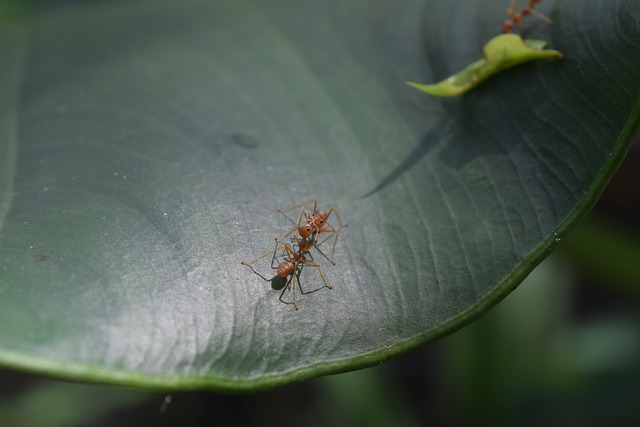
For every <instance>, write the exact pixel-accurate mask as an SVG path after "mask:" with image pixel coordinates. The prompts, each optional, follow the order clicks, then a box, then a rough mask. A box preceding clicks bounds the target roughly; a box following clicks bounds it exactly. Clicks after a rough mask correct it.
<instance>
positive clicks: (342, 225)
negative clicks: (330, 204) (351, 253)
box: [327, 208, 349, 228]
mask: <svg viewBox="0 0 640 427" xmlns="http://www.w3.org/2000/svg"><path fill="white" fill-rule="evenodd" d="M332 212H335V214H336V217H337V218H338V222H340V228H345V227H347V226H348V225H349V224H345V223H344V222H342V218H340V215H339V214H338V211H337V210H336V208H331V209H329V212H328V213H327V221H328V220H329V217H330V216H331V213H332Z"/></svg>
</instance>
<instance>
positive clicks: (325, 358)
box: [0, 0, 640, 390]
mask: <svg viewBox="0 0 640 427" xmlns="http://www.w3.org/2000/svg"><path fill="white" fill-rule="evenodd" d="M78 4H80V3H78ZM543 6H545V7H546V8H547V9H544V8H542V7H541V12H542V13H544V14H545V15H548V16H550V17H551V18H552V19H553V20H554V21H555V24H554V25H553V26H552V27H548V26H547V25H546V24H544V23H538V22H535V21H530V22H529V23H527V24H525V28H523V31H527V32H530V33H531V34H527V37H529V36H532V37H533V38H537V39H547V40H549V44H550V45H551V46H553V47H554V48H555V49H558V50H560V51H562V52H563V53H564V54H565V58H564V59H563V60H562V61H536V62H533V63H529V64H525V65H522V66H520V67H518V68H517V69H514V70H513V71H512V72H509V73H501V75H500V78H494V79H491V80H489V81H487V82H486V83H485V84H483V85H481V86H480V87H478V88H477V89H476V90H474V91H473V92H471V93H469V94H468V95H467V96H465V97H461V98H455V99H438V98H429V97H424V96H422V95H421V94H418V93H416V92H415V91H412V90H411V89H409V88H407V87H406V85H405V84H404V82H405V81H406V80H426V81H428V80H434V79H433V76H439V75H449V74H451V73H453V72H454V70H457V69H460V68H461V67H462V66H463V65H464V64H468V63H469V62H471V61H472V60H473V58H475V57H477V52H479V51H480V49H481V46H482V45H483V44H484V43H485V41H486V40H485V41H483V40H480V37H482V35H483V34H486V33H487V29H489V30H491V28H493V27H495V28H496V33H497V32H498V31H499V23H500V22H501V21H502V19H503V16H504V8H505V2H504V1H502V0H495V1H490V2H489V1H488V2H482V4H479V3H478V4H475V3H470V2H467V1H463V0H458V1H451V0H448V1H432V2H424V1H418V0H414V1H406V2H400V3H399V2H391V1H383V0H354V1H349V2H344V1H338V0H331V1H323V2H317V1H311V0H301V1H286V0H273V1H269V2H264V1H258V0H253V1H243V2H238V1H231V0H219V1H204V0H202V1H199V0H189V1H169V0H164V1H146V0H139V1H129V2H119V1H114V2H107V1H101V2H88V3H82V4H80V5H79V6H66V7H60V8H51V9H48V10H46V11H42V12H41V13H40V14H37V15H34V16H33V17H32V18H31V19H30V20H27V21H26V22H25V23H23V24H20V26H18V27H16V28H12V27H9V26H3V27H2V29H0V47H1V49H0V51H2V52H3V61H1V62H0V77H2V78H0V93H1V94H2V96H1V97H0V153H1V156H0V165H1V169H0V213H1V216H0V227H1V228H0V363H1V364H2V365H4V366H8V367H14V368H19V369H25V370H29V371H33V372H41V373H47V374H51V375H56V376H60V377H68V378H74V379H79V380H92V381H104V382H112V383H118V384H126V385H133V386H141V387H151V388H162V389H167V388H175V389H193V388H213V389H224V390H254V389H259V388H265V387H272V386H276V385H281V384H286V383H289V382H292V381H297V380H301V379H305V378H310V377H313V376H318V375H323V374H327V373H335V372H340V371H345V370H351V369H357V368H362V367H366V366H371V365H374V364H378V363H381V362H383V361H384V360H386V359H388V358H390V357H394V356H397V355H400V354H402V353H403V352H406V351H409V350H411V349H413V348H416V347H417V346H420V345H423V344H425V343H427V342H429V341H432V340H435V339H437V338H439V337H442V336H444V335H446V334H448V333H450V332H452V331H454V330H456V329H458V328H460V327H462V326H463V325H465V324H467V323H468V322H470V321H472V320H473V319H475V318H476V317H478V316H480V315H481V314H483V313H484V312H486V311H487V310H488V309H489V308H490V307H491V306H493V305H494V304H496V303H497V302H499V301H500V300H501V299H502V298H504V297H505V296H506V295H507V294H508V293H509V292H510V291H511V290H512V289H514V288H515V287H516V286H517V285H518V283H519V282H520V281H521V280H523V278H524V277H525V276H526V275H527V274H528V272H530V271H531V270H532V269H533V268H534V266H535V265H536V264H538V263H539V262H540V261H541V260H542V259H543V258H544V257H545V256H547V255H548V254H549V253H550V252H551V251H552V250H553V248H554V246H555V244H556V241H557V239H560V238H561V237H562V236H563V235H564V234H565V233H566V232H567V231H568V229H569V228H570V227H571V226H572V225H573V224H575V223H576V222H577V221H578V220H579V219H580V218H581V217H583V216H584V215H585V214H586V212H587V211H588V210H589V208H590V207H591V206H592V205H593V204H594V203H595V200H596V199H597V198H598V196H599V194H600V193H601V191H602V190H603V188H604V186H605V185H606V183H607V181H608V180H609V178H610V177H611V175H612V174H613V172H614V171H615V169H616V168H617V166H618V165H619V163H620V162H621V160H622V158H623V156H624V154H625V152H626V150H627V148H628V146H629V142H630V139H631V137H632V136H633V135H634V133H635V132H636V131H637V129H638V122H639V107H638V105H639V103H638V99H639V97H638V95H639V88H640V73H639V71H638V70H640V50H639V49H638V45H637V43H636V42H637V40H638V36H639V31H638V25H637V22H638V21H637V17H638V16H640V13H639V12H640V5H639V4H638V2H637V1H635V0H613V1H612V0H594V1H590V2H583V1H577V0H574V1H570V0H558V1H556V2H553V1H548V2H547V1H545V2H544V4H543ZM487 38H489V37H487ZM309 199H318V200H319V201H320V207H321V208H326V209H328V208H330V207H335V208H336V209H338V211H339V212H340V215H341V217H342V219H343V220H345V221H346V222H348V223H349V227H347V228H345V229H344V230H342V231H341V233H340V237H339V241H338V246H337V249H336V258H337V261H338V262H337V265H336V266H331V265H330V264H329V263H328V262H326V260H324V259H323V257H322V256H321V255H320V254H318V253H315V255H314V259H315V260H316V261H317V262H319V263H320V264H321V267H322V270H323V273H324V275H325V277H326V279H327V281H328V282H329V283H330V284H332V285H333V289H331V290H329V289H321V290H319V291H317V292H314V293H311V294H306V295H299V299H298V303H299V305H300V310H298V311H297V312H296V311H294V310H293V309H292V307H291V306H290V305H285V304H282V303H281V302H279V301H278V295H279V291H277V290H275V289H272V287H271V284H269V283H267V282H264V281H263V280H262V279H260V277H258V276H257V275H256V274H254V273H252V272H251V270H250V269H249V268H247V267H245V266H243V265H241V264H240V261H243V260H252V259H255V258H257V257H258V256H260V255H261V254H263V253H265V252H267V251H269V250H271V249H272V248H273V245H274V240H273V239H274V237H276V236H280V237H282V235H283V234H284V233H285V232H286V230H288V229H289V228H290V223H288V222H287V221H286V220H285V219H284V217H282V216H280V215H277V213H276V210H277V209H279V208H287V207H289V206H292V205H295V204H296V203H300V202H302V201H305V200H309ZM333 224H334V225H335V223H333ZM324 248H327V246H324ZM266 262H267V263H268V260H266ZM255 268H256V269H257V270H259V271H260V272H261V273H262V274H264V275H267V274H270V272H271V270H270V269H269V266H268V265H256V266H255ZM313 270H314V269H310V268H304V269H303V272H302V275H301V283H302V285H303V286H304V287H305V288H306V289H312V288H314V287H318V285H319V283H320V279H319V278H318V276H317V272H316V271H313ZM285 296H287V294H285Z"/></svg>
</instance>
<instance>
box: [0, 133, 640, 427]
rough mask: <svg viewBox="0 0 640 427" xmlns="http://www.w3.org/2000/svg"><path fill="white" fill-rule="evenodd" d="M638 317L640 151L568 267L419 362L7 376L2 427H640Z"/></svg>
mask: <svg viewBox="0 0 640 427" xmlns="http://www.w3.org/2000/svg"><path fill="white" fill-rule="evenodd" d="M639 308H640V139H637V140H636V142H635V143H634V145H633V146H632V147H631V150H630V151H629V154H628V155H627V159H626V160H625V162H624V163H623V165H622V167H621V169H620V170H619V171H618V173H617V175H616V176H615V178H614V179H613V181H612V182H611V183H610V185H609V187H608V188H607V190H606V192H605V193H604V195H603V196H602V198H601V200H600V202H599V203H598V205H597V206H596V208H595V209H594V210H593V211H592V213H591V214H590V215H589V217H588V218H587V219H586V220H585V221H584V222H583V223H582V224H580V225H579V226H578V227H577V228H576V229H575V230H574V231H573V233H571V234H570V235H569V236H567V237H566V238H565V239H564V240H563V241H562V242H560V245H559V247H558V250H557V251H556V252H555V253H553V254H552V255H551V256H550V257H549V258H548V259H547V260H546V261H544V262H543V263H542V264H541V265H540V266H539V267H538V268H537V269H536V270H534V272H533V273H532V274H531V275H530V276H529V277H528V278H527V280H526V281H525V282H524V283H522V285H520V287H518V288H517V289H516V291H514V292H513V293H512V294H511V295H510V296H509V297H507V298H506V299H505V300H504V301H503V302H502V303H500V304H499V305H498V306H497V307H495V308H494V309H493V310H491V311H490V312H489V313H488V314H487V315H485V316H484V317H482V318H481V319H480V320H478V321H476V322H475V323H473V324H471V325H469V326H468V327H466V328H464V329H462V330H460V331H458V332H456V333H454V334H453V335H451V336H449V337H447V338H445V339H443V340H441V341H439V342H436V343H434V344H432V345H429V346H427V347H425V348H423V349H422V350H420V351H417V352H413V353H410V354H407V355H405V356H403V357H400V358H398V359H396V360H393V361H390V362H388V363H386V364H384V365H381V366H379V367H376V368H370V369H366V370H362V371H358V372H352V373H346V374H342V375H335V376H330V377H324V378H318V379H315V380H312V381H308V382H305V383H301V384H297V385H293V386H288V387H284V388H281V389H276V390H271V391H266V392H262V393H256V394H251V395H221V394H215V393H206V392H198V393H180V394H171V395H168V394H167V393H157V392H153V393H152V392H145V391H138V390H131V389H125V388H117V387H110V386H101V385H86V384H75V383H69V382H63V381H57V380H52V379H45V378H41V377H36V376H31V375H29V374H26V373H17V372H11V371H3V370H0V426H15V427H21V426H28V427H31V426H49V427H62V426H65V427H76V426H77V427H80V426H113V425H118V426H121V427H124V426H138V425H158V426H201V425H202V426H205V425H229V424H234V425H244V426H253V425H255V426H258V425H260V426H266V425H276V424H277V425H278V426H300V425H304V426H327V425H331V426H360V425H362V426H390V425H393V426H458V425H474V426H477V425H491V426H514V425H517V426H540V425H545V426H561V425H562V426H566V425H572V426H573V425H580V426H583V427H584V426H602V425H611V426H638V425H640V310H639ZM274 327H275V326H274Z"/></svg>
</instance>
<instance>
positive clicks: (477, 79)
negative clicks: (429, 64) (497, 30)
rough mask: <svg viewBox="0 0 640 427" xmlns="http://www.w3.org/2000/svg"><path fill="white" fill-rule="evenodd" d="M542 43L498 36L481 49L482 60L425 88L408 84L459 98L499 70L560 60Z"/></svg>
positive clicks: (424, 85)
mask: <svg viewBox="0 0 640 427" xmlns="http://www.w3.org/2000/svg"><path fill="white" fill-rule="evenodd" d="M545 46H546V42H545V41H543V40H536V39H527V40H523V39H522V37H520V36H519V35H517V34H500V35H497V36H495V37H494V38H492V39H491V40H489V42H488V43H487V44H486V45H485V46H484V48H483V49H482V53H483V57H482V59H479V60H477V61H475V62H473V63H471V64H470V65H468V66H466V67H465V68H464V69H462V70H461V71H458V72H457V73H455V74H454V75H452V76H451V77H448V78H446V79H445V80H442V81H441V82H439V83H436V84H432V85H426V84H421V83H414V82H407V84H408V85H409V86H412V87H415V88H416V89H418V90H421V91H422V92H425V93H428V94H430V95H435V96H458V95H462V94H463V93H465V92H467V91H469V90H471V89H473V88H474V87H476V86H478V85H479V84H480V83H482V82H483V81H485V80H487V79H488V78H489V77H491V76H493V75H495V74H497V73H499V72H500V71H503V70H506V69H508V68H511V67H513V66H515V65H518V64H522V63H524V62H529V61H534V60H536V59H548V58H562V53H560V52H558V51H557V50H551V49H549V50H544V47H545Z"/></svg>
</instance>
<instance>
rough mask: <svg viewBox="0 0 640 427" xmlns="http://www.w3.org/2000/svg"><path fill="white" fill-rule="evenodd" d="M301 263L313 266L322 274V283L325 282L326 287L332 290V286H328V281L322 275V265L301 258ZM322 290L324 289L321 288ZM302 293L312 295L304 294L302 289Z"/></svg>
mask: <svg viewBox="0 0 640 427" xmlns="http://www.w3.org/2000/svg"><path fill="white" fill-rule="evenodd" d="M300 262H301V263H303V264H307V265H311V266H313V267H315V268H316V269H317V270H318V273H319V274H320V278H322V282H324V287H325V288H329V289H332V286H331V285H330V284H328V283H327V281H326V279H325V278H324V274H322V270H321V269H320V265H319V264H318V263H317V262H314V261H309V260H308V259H304V258H301V259H300ZM320 289H322V288H320ZM316 290H317V289H316ZM300 292H302V293H303V294H304V293H307V294H308V293H310V292H303V291H302V288H300ZM311 292H315V291H311Z"/></svg>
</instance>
